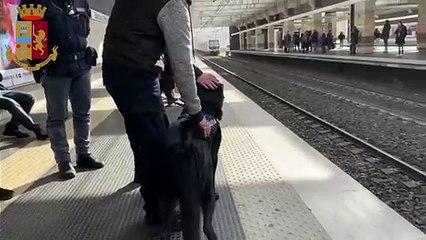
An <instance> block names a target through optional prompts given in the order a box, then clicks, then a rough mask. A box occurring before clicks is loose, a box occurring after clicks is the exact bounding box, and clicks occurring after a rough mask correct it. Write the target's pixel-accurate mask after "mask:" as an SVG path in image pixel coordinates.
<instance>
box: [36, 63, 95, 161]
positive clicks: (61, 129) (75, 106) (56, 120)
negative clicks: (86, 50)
mask: <svg viewBox="0 0 426 240" xmlns="http://www.w3.org/2000/svg"><path fill="white" fill-rule="evenodd" d="M41 84H42V86H43V88H44V93H45V95H46V108H47V124H46V128H47V134H48V135H49V139H50V144H51V148H52V150H53V153H54V155H55V160H56V162H57V163H61V162H70V161H71V157H70V152H69V145H68V141H67V134H66V129H65V121H66V119H67V118H68V99H69V100H70V102H71V108H72V112H73V127H74V143H75V146H76V147H75V151H76V154H77V155H79V154H89V153H90V152H89V145H90V104H91V82H90V71H88V72H86V73H83V74H81V75H80V76H77V77H62V76H49V75H47V76H44V77H43V78H42V79H41Z"/></svg>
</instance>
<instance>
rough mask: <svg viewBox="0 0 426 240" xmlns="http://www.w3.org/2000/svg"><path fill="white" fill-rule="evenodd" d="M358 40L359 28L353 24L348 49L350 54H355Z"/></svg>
mask: <svg viewBox="0 0 426 240" xmlns="http://www.w3.org/2000/svg"><path fill="white" fill-rule="evenodd" d="M358 41H359V30H358V28H357V27H356V26H353V28H352V31H351V49H350V54H351V55H353V54H356V45H357V44H358Z"/></svg>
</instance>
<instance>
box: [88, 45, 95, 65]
mask: <svg viewBox="0 0 426 240" xmlns="http://www.w3.org/2000/svg"><path fill="white" fill-rule="evenodd" d="M97 60H98V52H97V51H96V49H95V48H93V47H87V48H86V61H87V63H88V64H89V65H91V66H96V65H97Z"/></svg>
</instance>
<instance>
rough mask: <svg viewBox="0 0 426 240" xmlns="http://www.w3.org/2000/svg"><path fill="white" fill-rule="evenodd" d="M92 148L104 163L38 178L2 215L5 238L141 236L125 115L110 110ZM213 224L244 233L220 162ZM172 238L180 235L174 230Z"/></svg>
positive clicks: (227, 239)
mask: <svg viewBox="0 0 426 240" xmlns="http://www.w3.org/2000/svg"><path fill="white" fill-rule="evenodd" d="M92 136H93V137H92V139H93V144H92V149H93V154H94V155H95V156H96V157H98V158H99V159H102V160H104V161H105V163H106V166H105V167H104V168H103V169H100V170H97V171H89V172H79V173H78V174H77V176H76V178H74V179H72V180H69V181H65V182H62V181H59V179H58V178H57V177H56V174H54V172H55V171H52V172H53V175H48V176H46V177H44V178H43V179H40V180H39V181H37V182H36V183H35V184H34V186H32V187H30V189H29V190H28V191H27V192H26V193H24V194H23V195H21V196H20V197H19V198H18V199H17V200H16V201H15V202H13V203H12V204H11V205H9V206H8V207H7V208H6V209H5V210H4V211H3V212H2V213H1V217H0V239H2V240H26V239H31V240H34V239H43V240H49V239H52V240H68V239H70V240H74V239H75V240H77V239H78V240H97V239H99V240H107V239H111V240H113V239H114V240H116V239H123V240H133V239H135V240H136V239H137V240H141V239H145V238H144V237H143V235H144V234H143V227H142V219H143V209H142V206H143V200H142V198H141V196H140V194H139V191H138V188H137V187H136V186H135V185H132V184H131V185H128V183H129V182H130V181H131V180H132V178H133V156H132V153H131V151H130V147H129V143H128V139H127V136H126V135H125V134H124V127H123V125H122V119H121V116H120V115H119V113H118V112H117V111H115V112H114V113H112V114H111V115H110V116H109V117H108V118H107V119H106V120H105V121H104V122H103V123H101V124H100V125H99V126H98V127H97V128H96V129H95V130H94V131H93V132H92ZM217 189H218V192H219V194H220V199H219V201H218V202H217V205H216V211H215V216H214V228H215V230H216V233H217V234H218V237H219V239H224V240H236V239H245V238H244V235H243V231H242V227H241V225H240V221H239V218H238V215H237V212H236V209H235V204H234V203H233V200H232V196H231V193H230V189H229V187H228V186H227V181H226V179H225V175H224V173H223V170H222V167H221V166H219V167H218V173H217ZM172 239H175V240H177V239H182V238H181V236H180V234H175V236H173V238H172Z"/></svg>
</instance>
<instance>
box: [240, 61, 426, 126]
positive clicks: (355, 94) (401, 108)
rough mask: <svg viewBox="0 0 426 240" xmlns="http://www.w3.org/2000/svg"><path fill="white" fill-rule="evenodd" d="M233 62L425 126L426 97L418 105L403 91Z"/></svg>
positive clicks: (287, 69)
mask: <svg viewBox="0 0 426 240" xmlns="http://www.w3.org/2000/svg"><path fill="white" fill-rule="evenodd" d="M232 61H233V62H236V63H240V64H241V65H246V66H247V65H253V64H256V69H255V71H260V72H261V73H267V74H273V75H272V76H281V77H282V78H285V80H286V81H290V82H292V83H293V84H303V85H305V86H309V87H313V88H315V89H317V90H321V91H323V92H330V93H333V94H337V95H339V96H341V97H345V98H349V99H353V100H355V101H357V102H360V103H364V104H369V105H371V106H375V107H377V108H381V109H383V110H386V111H387V112H388V113H390V114H391V115H393V116H400V117H402V118H406V119H407V120H411V119H409V118H412V119H413V120H417V121H419V122H420V124H421V125H426V111H425V109H426V94H424V95H421V96H422V97H424V98H425V99H424V100H420V101H418V99H412V96H407V93H405V92H403V91H399V92H398V93H395V92H394V91H393V90H391V89H388V90H384V89H380V90H379V89H374V87H372V86H371V84H370V86H368V87H367V86H361V87H359V86H356V85H361V84H358V83H360V81H359V80H358V81H355V80H352V81H351V82H350V83H348V82H347V81H346V82H345V81H344V78H342V77H340V78H339V79H336V77H334V78H331V79H330V76H328V75H327V76H323V75H322V74H317V75H316V76H315V75H314V74H313V73H312V72H308V73H306V72H305V73H300V71H297V70H295V69H294V68H289V67H287V66H283V65H281V66H280V65H279V64H267V63H266V62H258V61H255V62H247V61H246V60H243V59H239V58H232ZM419 97H420V96H418V98H419Z"/></svg>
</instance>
